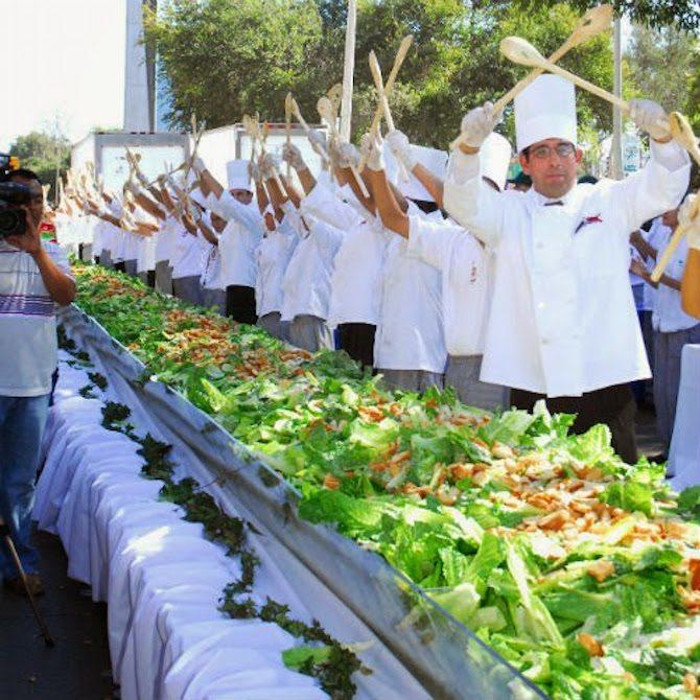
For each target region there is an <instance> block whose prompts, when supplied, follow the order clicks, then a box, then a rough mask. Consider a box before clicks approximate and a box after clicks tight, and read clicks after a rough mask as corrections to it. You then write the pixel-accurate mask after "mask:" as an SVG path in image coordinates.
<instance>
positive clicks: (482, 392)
mask: <svg viewBox="0 0 700 700" xmlns="http://www.w3.org/2000/svg"><path fill="white" fill-rule="evenodd" d="M386 142H387V144H388V145H389V149H390V151H391V152H392V154H393V155H394V157H395V158H396V159H397V160H398V161H400V162H402V163H403V165H404V167H405V168H406V170H407V171H408V172H410V173H411V175H412V176H414V177H415V178H416V179H417V180H418V181H419V182H420V183H421V184H422V185H423V186H424V187H425V188H426V190H427V191H430V192H431V193H432V195H433V196H434V197H435V199H436V203H437V204H438V206H439V207H440V208H442V206H443V189H444V181H443V180H442V178H441V177H440V176H439V175H438V174H436V173H433V172H431V171H430V170H428V168H426V167H425V166H424V165H423V164H421V163H420V162H419V161H418V160H417V159H416V158H415V156H414V153H415V152H416V147H415V146H413V145H411V144H410V142H409V141H408V138H407V137H406V136H405V135H404V134H403V133H402V132H400V131H392V132H389V133H388V134H387V136H386ZM510 155H511V147H510V144H509V143H508V141H507V140H506V139H505V138H503V136H501V135H499V134H491V135H490V136H489V137H488V139H486V141H485V143H484V145H483V148H482V157H481V172H482V177H483V178H484V179H485V180H486V181H487V182H488V183H489V184H490V185H491V186H492V187H494V188H495V189H497V190H498V191H500V190H502V189H503V187H504V186H505V183H506V175H507V172H508V165H509V163H510ZM441 174H442V175H443V176H444V169H443V172H442V173H441ZM383 191H384V192H385V193H386V194H385V196H384V197H379V196H377V201H378V202H379V203H381V202H386V201H387V200H388V202H389V206H390V207H391V209H392V213H391V214H390V215H389V216H387V214H386V213H385V214H384V216H383V219H384V222H385V225H386V226H387V228H389V229H390V230H392V231H394V232H396V233H399V234H400V235H402V236H403V237H404V238H407V239H408V251H409V253H411V254H413V255H415V256H416V257H418V258H420V259H421V260H423V261H424V262H426V263H427V264H428V265H431V266H433V267H435V268H436V269H437V270H439V271H440V273H441V280H442V314H443V323H444V333H445V346H446V348H447V353H448V356H447V367H446V370H445V386H446V387H451V388H452V389H454V390H455V392H456V394H457V396H458V398H459V399H460V400H461V401H462V402H464V403H466V404H469V405H470V406H476V407H478V408H483V409H488V410H494V409H495V408H504V407H505V405H506V402H507V391H506V390H505V388H504V387H502V386H498V385H494V384H487V383H485V382H481V381H480V380H479V373H480V371H481V361H482V355H483V351H484V331H485V327H486V320H487V317H488V308H489V304H490V287H491V274H490V270H491V267H492V266H493V256H492V255H491V253H490V251H488V250H486V249H485V248H484V245H483V244H482V243H481V242H480V241H479V240H478V239H476V238H475V237H474V236H472V235H471V234H470V233H468V232H467V231H466V230H465V229H464V228H462V227H461V226H459V225H458V224H457V223H456V222H455V221H453V220H451V219H449V218H448V219H446V220H445V221H428V220H426V219H424V218H422V217H416V216H408V215H407V214H405V213H404V212H403V211H401V209H400V208H399V206H398V204H397V203H396V200H395V198H394V197H393V195H391V192H390V190H387V189H384V190H383ZM375 192H376V191H375ZM385 206H386V205H385Z"/></svg>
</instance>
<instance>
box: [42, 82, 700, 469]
mask: <svg viewBox="0 0 700 700" xmlns="http://www.w3.org/2000/svg"><path fill="white" fill-rule="evenodd" d="M631 117H632V119H633V120H634V122H635V124H636V126H637V127H638V128H639V129H640V131H642V132H646V133H647V134H648V136H649V142H650V158H649V161H648V163H647V165H646V166H645V167H644V168H643V169H642V170H640V171H638V172H636V173H634V174H632V175H630V176H629V177H627V178H626V179H624V180H621V181H613V180H601V181H599V182H591V180H592V178H584V180H587V181H584V182H580V181H579V176H580V175H581V172H580V164H581V158H582V153H581V150H580V149H579V148H578V146H577V143H578V140H577V124H576V103H575V92H574V87H573V85H571V83H568V82H567V81H565V80H563V79H561V78H559V77H558V76H553V75H543V76H541V77H539V78H538V79H537V80H536V81H535V82H533V83H532V84H531V85H530V86H529V87H528V88H527V89H526V90H525V91H524V92H522V93H521V94H520V95H519V96H518V97H517V98H516V101H515V124H516V144H515V146H516V152H517V154H518V157H519V160H520V164H521V166H522V169H523V172H524V173H525V174H526V175H527V176H529V179H530V181H531V186H530V187H529V189H527V188H526V187H525V188H523V187H520V186H518V187H517V188H516V187H513V186H512V183H507V181H506V175H507V171H508V166H509V163H510V162H511V153H512V148H511V144H510V143H509V142H508V141H507V140H506V139H505V138H504V137H503V136H501V135H499V134H498V133H496V132H495V131H494V127H496V125H497V124H498V122H499V120H500V115H499V114H498V113H496V112H495V111H494V109H493V107H492V105H491V104H490V103H486V104H485V105H484V106H482V107H479V108H476V109H474V110H472V111H470V112H469V113H468V114H467V115H466V116H465V117H464V119H463V120H462V127H461V128H462V137H461V139H460V141H461V144H460V145H459V147H457V148H455V149H454V150H453V151H452V152H451V154H450V155H449V157H448V154H447V153H446V152H444V151H439V150H435V149H432V148H425V147H422V146H419V145H416V144H411V143H410V142H409V140H408V139H407V137H406V136H405V135H404V134H403V133H402V132H400V131H390V132H389V133H387V134H386V135H385V138H384V140H383V141H382V139H381V137H379V136H371V135H369V134H368V135H366V136H365V137H364V138H363V140H362V144H361V147H360V148H359V149H357V148H356V147H355V146H353V145H352V144H350V143H342V142H339V141H337V140H332V141H330V142H329V143H326V144H324V143H323V136H322V135H321V134H320V133H318V132H314V131H311V132H310V133H309V138H310V140H311V142H312V145H313V146H314V148H315V149H316V150H317V151H318V152H319V153H322V154H324V155H327V156H329V160H330V163H329V171H328V172H326V171H324V172H322V173H321V174H320V175H319V176H318V177H315V176H314V175H313V174H312V172H311V170H310V169H309V168H308V167H307V164H306V163H305V162H304V160H303V158H302V155H301V153H300V151H299V149H298V148H297V147H296V146H294V145H293V144H286V145H285V146H284V148H283V150H282V154H281V155H282V159H283V160H284V161H286V163H287V164H288V166H289V167H290V168H293V169H294V170H295V172H296V175H297V176H298V181H299V182H300V183H301V186H302V188H303V193H301V192H299V191H297V190H296V189H295V187H294V186H293V184H292V182H291V181H290V180H289V179H288V178H287V177H285V174H286V173H287V172H288V170H287V167H286V166H283V167H281V163H280V161H279V159H278V158H277V157H276V156H275V155H273V154H271V153H267V154H263V155H262V156H261V157H260V158H259V159H257V160H256V161H255V162H253V161H251V162H249V161H243V160H234V161H232V162H230V163H228V166H227V175H228V182H227V183H226V185H227V187H224V186H223V185H222V184H221V183H219V182H218V181H217V180H216V179H215V178H214V177H213V176H212V174H211V172H210V171H209V170H208V169H207V164H206V163H205V162H203V161H202V160H201V159H200V158H195V159H194V161H193V165H192V168H191V169H190V171H189V173H188V174H187V176H186V177H183V174H182V173H179V174H175V175H165V174H164V175H163V176H161V177H160V178H159V179H158V180H156V181H155V182H148V181H147V180H146V178H145V177H144V176H143V175H142V174H140V173H137V175H138V177H137V178H136V179H133V180H130V181H129V182H128V183H127V184H126V185H125V187H124V191H123V192H122V193H119V194H117V193H114V192H108V191H103V190H100V189H99V188H97V189H96V190H92V191H91V190H90V188H87V187H85V188H83V189H82V190H81V189H80V188H69V189H68V190H67V191H66V196H65V197H64V198H63V200H62V203H61V205H60V207H59V209H58V210H57V212H56V216H55V223H56V228H57V236H58V240H59V242H61V243H64V244H67V245H69V246H70V245H74V246H77V245H78V244H82V245H83V246H88V245H91V246H92V248H91V255H92V257H94V260H95V261H97V262H98V263H99V264H100V265H105V266H107V267H116V268H118V269H121V270H123V271H125V272H127V273H129V274H132V275H138V276H140V277H141V278H142V279H143V280H144V281H145V282H147V283H148V284H150V285H151V286H155V288H156V289H158V290H160V291H161V292H164V293H168V294H174V295H175V296H177V297H180V298H182V299H185V300H187V301H190V302H192V303H195V304H200V305H203V306H206V307H215V308H216V309H217V310H218V311H220V313H222V314H226V315H228V316H231V317H232V318H233V319H235V320H236V321H239V322H243V323H250V324H253V323H257V324H258V325H259V326H261V327H263V328H265V329H266V330H267V331H269V332H270V333H271V334H272V335H274V336H277V337H279V338H282V339H284V340H286V341H288V342H290V343H291V344H293V345H296V346H298V347H301V348H305V349H307V350H311V351H314V350H317V349H320V348H335V347H339V348H341V349H343V350H345V351H346V352H347V353H348V354H349V355H350V356H352V357H353V358H355V359H357V360H358V361H360V362H362V363H363V364H365V365H367V366H370V367H373V368H374V369H375V370H376V371H377V372H379V373H381V374H382V375H383V376H384V380H385V381H386V382H387V383H388V384H389V385H391V386H395V387H400V388H402V389H407V390H413V391H423V390H425V389H427V388H428V387H430V386H438V387H443V386H449V387H452V388H454V390H455V391H456V392H457V394H458V395H459V397H460V398H461V399H462V400H463V401H464V402H465V403H467V404H470V405H474V406H478V407H482V408H487V409H495V408H498V407H507V406H515V407H518V408H523V409H528V410H530V409H532V408H533V406H534V404H535V402H536V401H537V400H538V399H541V398H545V399H546V401H547V404H548V407H549V408H550V410H552V411H565V412H571V413H576V414H577V416H578V417H577V420H576V423H575V425H574V430H575V431H577V432H581V431H584V430H586V429H587V428H589V427H590V426H591V425H593V424H595V423H599V422H603V423H606V424H607V425H608V426H609V427H610V430H611V432H612V435H613V444H614V446H615V448H616V449H617V451H618V453H619V454H620V455H621V456H622V457H623V458H624V459H626V460H627V461H629V462H634V461H636V457H637V448H636V442H635V432H634V415H635V395H634V392H635V391H637V400H640V398H643V396H642V397H640V393H639V392H640V391H642V392H643V391H644V381H645V380H647V379H648V378H649V377H650V376H651V372H650V363H649V358H650V357H652V358H653V366H654V379H655V382H654V402H655V405H656V411H657V416H658V425H659V432H660V435H661V437H662V439H663V440H664V441H665V443H666V445H668V443H669V440H670V437H671V431H672V426H673V420H674V411H675V403H676V395H677V392H678V383H679V374H680V352H681V348H682V346H683V345H684V344H686V343H700V324H699V323H698V320H697V318H695V317H693V316H692V315H690V314H688V313H686V311H684V310H683V308H682V304H681V280H682V278H683V270H684V267H685V265H686V260H687V259H688V254H689V252H690V258H691V259H693V260H696V261H700V227H699V226H698V225H697V224H696V223H695V221H694V220H693V219H692V218H691V217H692V213H691V211H692V204H693V195H690V194H688V184H689V178H690V170H691V166H690V160H689V158H688V155H687V153H686V152H685V151H684V150H683V149H682V148H681V147H680V146H679V145H677V143H676V142H675V141H674V140H672V138H671V134H670V132H669V131H668V127H667V126H665V124H666V123H667V122H666V121H665V120H664V117H665V114H664V111H663V110H662V108H661V107H660V106H658V105H657V104H655V103H653V102H651V101H648V100H637V101H633V103H632V111H631ZM360 160H363V161H366V166H365V167H364V169H363V170H362V174H361V175H358V174H357V173H358V164H359V161H360ZM138 181H140V184H139V182H138ZM686 195H687V196H686ZM679 219H680V220H681V221H682V222H683V223H685V224H686V225H688V226H689V228H690V233H689V235H688V236H686V238H685V239H684V240H683V242H682V243H681V245H680V246H679V247H678V248H677V250H676V252H675V253H674V255H673V257H672V258H671V261H670V264H669V265H668V267H667V269H666V272H665V274H664V275H663V277H662V278H661V280H660V282H659V283H658V284H652V283H651V282H650V276H649V270H650V269H651V268H652V267H653V265H654V262H655V259H656V257H657V253H659V252H660V251H662V250H663V249H664V247H665V246H666V245H667V243H668V241H669V237H670V234H671V233H672V231H673V226H674V225H675V224H676V223H677V221H678V220H679ZM693 256H696V257H695V258H694V257H693ZM696 294H697V291H696ZM691 296H692V295H691ZM690 303H691V305H692V304H693V303H696V305H697V303H700V300H697V302H696V300H695V299H694V297H693V298H691V299H690ZM686 308H689V307H688V305H687V304H686ZM690 310H691V311H692V309H690ZM695 313H697V309H695ZM645 340H646V341H647V342H646V343H645Z"/></svg>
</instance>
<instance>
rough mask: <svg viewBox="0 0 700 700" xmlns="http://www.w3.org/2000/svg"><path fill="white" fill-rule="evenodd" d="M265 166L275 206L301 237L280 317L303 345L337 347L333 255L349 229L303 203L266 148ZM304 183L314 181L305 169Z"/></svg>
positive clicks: (293, 255) (313, 349)
mask: <svg viewBox="0 0 700 700" xmlns="http://www.w3.org/2000/svg"><path fill="white" fill-rule="evenodd" d="M260 169H261V171H262V176H263V178H264V180H265V184H266V186H267V189H268V192H269V193H270V199H271V201H272V204H273V206H274V207H276V208H278V209H280V210H281V211H282V212H283V213H284V220H285V221H286V222H287V224H288V225H289V226H291V228H292V230H293V231H294V232H295V235H296V236H297V239H298V240H297V243H296V245H295V246H294V249H293V251H292V253H291V256H290V258H289V262H288V264H287V267H286V270H285V271H284V275H283V277H282V283H281V290H282V311H281V314H280V316H281V322H282V323H284V324H287V323H288V324H289V325H288V339H289V342H290V343H291V344H292V345H295V346H296V347H298V348H302V349H304V350H308V351H309V352H316V351H317V350H321V349H327V350H333V349H335V342H334V339H333V334H332V332H331V330H330V328H329V327H328V324H327V319H328V304H329V301H330V292H331V273H332V270H333V259H334V258H335V255H336V253H337V252H338V249H339V247H340V245H341V243H342V241H343V235H344V231H342V230H340V229H338V228H336V227H335V226H331V225H330V224H327V223H326V222H325V221H323V220H321V219H318V218H316V217H315V216H313V215H312V214H310V213H309V212H305V211H304V210H303V208H302V203H303V202H304V201H305V199H306V198H303V199H302V197H301V195H300V194H299V193H298V192H296V190H295V189H294V188H293V187H292V186H291V184H290V183H289V182H286V181H285V184H286V187H285V188H284V190H283V189H281V188H280V186H279V184H278V182H279V181H280V178H281V176H280V173H279V164H278V162H277V159H276V158H275V157H274V156H272V154H266V156H265V157H264V158H263V159H262V161H261V166H260ZM300 180H301V182H302V185H303V186H305V187H306V186H310V185H311V182H310V173H301V174H300Z"/></svg>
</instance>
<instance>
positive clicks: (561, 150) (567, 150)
mask: <svg viewBox="0 0 700 700" xmlns="http://www.w3.org/2000/svg"><path fill="white" fill-rule="evenodd" d="M575 151H576V146H574V144H573V143H558V144H557V145H556V146H554V148H552V147H551V146H537V148H531V149H530V155H531V156H532V157H533V158H536V159H537V160H546V159H547V158H549V157H551V155H552V152H555V153H556V154H557V155H558V156H559V157H560V158H570V157H571V156H572V155H573V154H574V153H575Z"/></svg>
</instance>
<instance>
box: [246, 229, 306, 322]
mask: <svg viewBox="0 0 700 700" xmlns="http://www.w3.org/2000/svg"><path fill="white" fill-rule="evenodd" d="M298 242H299V236H298V235H297V233H296V231H295V230H294V229H293V228H292V226H291V224H290V223H289V221H288V218H287V217H286V216H285V218H284V219H283V220H282V221H281V222H279V223H278V224H277V228H276V229H275V230H274V231H266V232H265V234H264V235H263V238H262V241H261V242H260V246H259V247H258V254H257V275H256V277H255V305H256V313H257V315H258V316H259V317H260V316H265V315H266V314H269V313H272V312H273V311H277V312H280V313H281V311H282V301H283V293H282V280H283V279H284V275H285V273H286V271H287V266H288V265H289V261H290V260H291V259H292V255H293V253H294V249H295V248H296V246H297V243H298Z"/></svg>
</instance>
